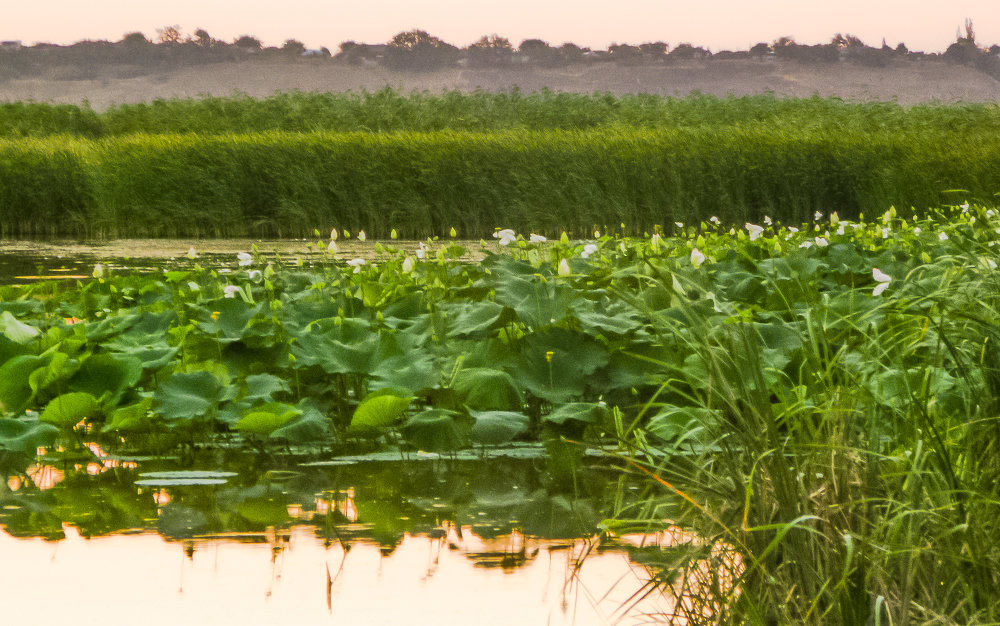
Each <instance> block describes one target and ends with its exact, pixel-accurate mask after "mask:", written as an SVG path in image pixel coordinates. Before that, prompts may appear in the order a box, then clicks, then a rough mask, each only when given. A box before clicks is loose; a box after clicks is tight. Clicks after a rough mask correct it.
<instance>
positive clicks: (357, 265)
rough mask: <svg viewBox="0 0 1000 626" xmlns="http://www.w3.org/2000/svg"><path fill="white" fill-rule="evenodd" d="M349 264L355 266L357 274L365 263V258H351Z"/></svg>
mask: <svg viewBox="0 0 1000 626" xmlns="http://www.w3.org/2000/svg"><path fill="white" fill-rule="evenodd" d="M347 264H348V265H350V266H351V267H353V268H354V273H355V274H357V273H358V272H360V271H361V266H362V265H364V264H365V260H364V259H351V260H350V261H348V262H347Z"/></svg>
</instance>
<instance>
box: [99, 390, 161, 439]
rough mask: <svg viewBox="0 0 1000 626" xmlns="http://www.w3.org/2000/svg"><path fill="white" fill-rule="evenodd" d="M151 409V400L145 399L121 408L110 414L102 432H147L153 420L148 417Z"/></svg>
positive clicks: (149, 398)
mask: <svg viewBox="0 0 1000 626" xmlns="http://www.w3.org/2000/svg"><path fill="white" fill-rule="evenodd" d="M152 408H153V398H152V397H147V398H143V399H142V400H139V401H138V402H136V403H135V404H130V405H128V406H123V407H121V408H118V409H115V410H114V411H112V412H111V415H110V417H109V418H108V422H107V424H105V425H104V428H102V429H101V430H102V432H137V431H145V430H149V429H150V428H151V427H152V424H153V419H152V415H150V413H151V411H152Z"/></svg>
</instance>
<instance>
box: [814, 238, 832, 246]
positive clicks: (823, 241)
mask: <svg viewBox="0 0 1000 626" xmlns="http://www.w3.org/2000/svg"><path fill="white" fill-rule="evenodd" d="M816 245H817V246H819V247H820V248H825V247H827V246H828V245H830V242H829V241H828V240H827V239H826V238H825V237H817V238H816Z"/></svg>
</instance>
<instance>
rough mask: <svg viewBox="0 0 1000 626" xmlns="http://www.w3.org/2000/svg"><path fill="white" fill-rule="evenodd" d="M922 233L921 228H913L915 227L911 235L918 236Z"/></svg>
mask: <svg viewBox="0 0 1000 626" xmlns="http://www.w3.org/2000/svg"><path fill="white" fill-rule="evenodd" d="M923 231H924V229H923V228H920V227H919V226H915V227H914V228H913V234H914V235H919V234H920V233H922V232H923Z"/></svg>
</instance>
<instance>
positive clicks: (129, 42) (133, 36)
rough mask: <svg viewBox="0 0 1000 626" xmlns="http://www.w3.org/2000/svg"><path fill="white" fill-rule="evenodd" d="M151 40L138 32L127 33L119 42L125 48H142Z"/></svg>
mask: <svg viewBox="0 0 1000 626" xmlns="http://www.w3.org/2000/svg"><path fill="white" fill-rule="evenodd" d="M151 43H152V42H151V41H150V40H148V39H146V36H145V35H143V34H142V33H140V32H138V31H137V32H134V33H128V34H126V35H125V36H124V37H122V40H121V44H122V45H123V46H125V47H126V48H144V47H146V46H148V45H150V44H151Z"/></svg>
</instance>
